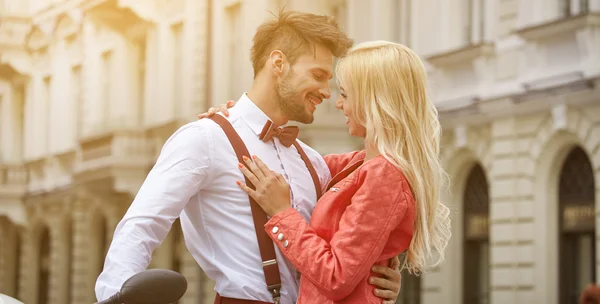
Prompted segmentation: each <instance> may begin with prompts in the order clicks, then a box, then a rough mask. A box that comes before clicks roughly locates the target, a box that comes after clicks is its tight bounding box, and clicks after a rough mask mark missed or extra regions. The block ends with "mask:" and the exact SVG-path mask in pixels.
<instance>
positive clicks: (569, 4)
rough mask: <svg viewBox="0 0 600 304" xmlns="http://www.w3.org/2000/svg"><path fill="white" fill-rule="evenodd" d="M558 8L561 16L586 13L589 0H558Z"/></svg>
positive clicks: (588, 7) (588, 8) (588, 9)
mask: <svg viewBox="0 0 600 304" xmlns="http://www.w3.org/2000/svg"><path fill="white" fill-rule="evenodd" d="M559 1H560V2H559V9H560V11H561V15H562V16H563V17H570V16H576V15H579V14H587V13H589V12H590V2H589V0H559Z"/></svg>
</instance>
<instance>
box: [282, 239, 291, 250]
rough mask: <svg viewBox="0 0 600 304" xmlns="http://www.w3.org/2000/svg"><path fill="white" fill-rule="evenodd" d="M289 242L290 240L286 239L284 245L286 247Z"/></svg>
mask: <svg viewBox="0 0 600 304" xmlns="http://www.w3.org/2000/svg"><path fill="white" fill-rule="evenodd" d="M289 244H290V243H289V242H288V240H285V241H284V242H283V247H284V248H286V247H287V246H288V245H289Z"/></svg>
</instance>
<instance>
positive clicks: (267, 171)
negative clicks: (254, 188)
mask: <svg viewBox="0 0 600 304" xmlns="http://www.w3.org/2000/svg"><path fill="white" fill-rule="evenodd" d="M252 159H254V163H255V164H256V166H257V167H258V168H259V169H260V171H261V172H262V173H263V175H264V176H265V177H267V176H268V177H271V176H273V171H271V169H269V167H267V165H265V163H263V162H262V160H260V158H258V156H256V155H252Z"/></svg>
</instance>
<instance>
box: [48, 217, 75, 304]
mask: <svg viewBox="0 0 600 304" xmlns="http://www.w3.org/2000/svg"><path fill="white" fill-rule="evenodd" d="M49 224H50V227H49V228H50V252H51V253H50V260H51V261H52V262H51V265H50V301H49V302H50V303H53V304H54V303H56V304H58V303H69V290H70V287H71V286H70V285H71V284H70V281H71V280H70V260H71V259H70V257H71V254H70V252H71V251H70V249H71V229H70V226H71V222H70V219H69V217H68V216H56V215H54V218H52V219H51V220H50V221H49Z"/></svg>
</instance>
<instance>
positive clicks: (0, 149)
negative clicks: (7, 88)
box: [0, 94, 8, 163]
mask: <svg viewBox="0 0 600 304" xmlns="http://www.w3.org/2000/svg"><path fill="white" fill-rule="evenodd" d="M2 99H3V96H2V94H0V163H2V161H4V158H5V156H4V148H3V147H8V145H7V144H5V143H4V141H3V140H4V134H3V133H4V125H3V122H4V121H6V120H7V119H6V117H4V110H3V109H4V106H3V105H2V103H3V100H2Z"/></svg>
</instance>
